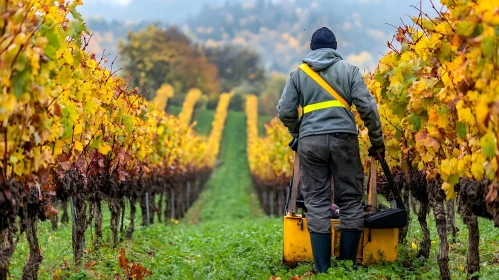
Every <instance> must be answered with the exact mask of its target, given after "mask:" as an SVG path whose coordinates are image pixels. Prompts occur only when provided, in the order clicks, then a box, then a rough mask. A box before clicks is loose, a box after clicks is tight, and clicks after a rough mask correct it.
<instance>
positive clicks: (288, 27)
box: [87, 0, 429, 73]
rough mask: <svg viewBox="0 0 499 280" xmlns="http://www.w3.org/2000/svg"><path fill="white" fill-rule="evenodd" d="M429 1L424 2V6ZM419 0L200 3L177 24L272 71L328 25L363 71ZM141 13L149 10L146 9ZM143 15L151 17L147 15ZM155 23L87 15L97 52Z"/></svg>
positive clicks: (145, 1)
mask: <svg viewBox="0 0 499 280" xmlns="http://www.w3.org/2000/svg"><path fill="white" fill-rule="evenodd" d="M140 2H141V5H144V6H147V5H150V6H151V5H152V6H154V7H155V8H154V9H155V10H158V9H164V10H167V7H166V5H167V4H163V3H162V2H161V1H153V0H142V1H140ZM149 2H151V3H149ZM426 2H429V1H428V0H425V1H423V3H424V4H425V5H427V3H426ZM134 3H135V2H132V4H131V5H132V6H131V7H130V9H131V8H132V7H134V6H133V5H134ZM137 3H138V2H137ZM418 3H419V1H418V0H407V1H391V0H387V1H376V0H345V1H330V0H314V1H293V0H283V1H270V0H257V1H249V2H248V1H235V2H234V1H227V2H225V4H219V5H215V4H210V5H208V4H206V5H204V6H202V7H201V9H200V10H199V11H198V13H197V14H195V15H194V16H190V17H188V18H187V19H186V20H185V22H184V23H182V24H179V28H180V30H182V31H183V32H184V33H185V34H186V35H187V36H188V37H189V38H190V39H191V40H192V41H194V42H200V43H203V44H204V45H206V46H208V47H210V46H211V47H220V46H221V45H226V44H231V45H236V46H242V47H244V48H247V49H251V50H252V51H255V52H257V53H259V54H260V55H261V61H262V63H263V65H264V67H265V69H267V70H268V71H269V73H270V72H272V71H277V72H281V73H286V72H288V71H290V70H291V69H293V68H294V67H295V66H296V65H297V64H298V63H299V62H300V61H301V59H302V58H303V56H305V55H306V54H307V52H309V51H310V49H309V42H310V37H311V35H312V33H313V32H314V31H315V30H316V29H317V28H320V27H322V26H328V27H329V28H331V29H332V30H333V32H334V33H335V34H336V37H337V39H338V51H339V52H340V53H342V55H343V56H344V57H343V58H344V59H347V60H348V61H349V62H351V63H354V64H356V65H357V66H359V67H360V68H361V69H363V68H366V67H370V68H371V70H372V67H373V66H374V65H375V64H376V62H377V60H378V59H379V58H380V57H381V54H382V53H384V52H386V50H387V47H386V41H387V40H390V39H391V34H393V33H394V31H395V30H394V28H393V27H391V26H390V25H388V24H386V23H392V24H396V25H398V23H400V20H404V21H407V22H409V21H410V18H409V17H408V16H406V17H405V18H402V19H400V18H398V17H397V16H395V15H400V14H404V13H405V12H406V14H408V15H409V14H415V13H416V10H415V9H414V8H411V7H410V5H418V6H419V4H418ZM136 5H138V4H136ZM150 6H149V7H150ZM163 6H164V7H163ZM427 10H428V9H427ZM401 11H402V12H401ZM137 12H138V13H146V10H145V9H141V10H140V9H139V10H137ZM165 14H167V13H165ZM139 15H140V14H139ZM142 18H147V14H143V15H142ZM166 22H168V19H167V18H165V19H164V21H161V22H156V24H157V25H158V26H162V27H165V28H166V27H167V26H168V25H169V24H168V23H166ZM152 23H153V22H152V21H136V22H133V21H127V22H123V21H117V20H113V21H108V20H105V19H102V18H89V19H88V20H87V26H88V28H89V29H90V30H91V31H92V32H93V33H94V35H93V38H94V40H93V42H92V45H91V49H92V50H94V51H95V52H96V53H100V52H102V50H103V49H105V50H106V52H107V53H109V54H111V55H112V56H113V57H114V56H115V55H117V54H118V51H117V46H118V41H119V39H120V38H126V36H127V33H128V31H138V30H141V29H143V28H145V27H146V26H147V25H149V24H152Z"/></svg>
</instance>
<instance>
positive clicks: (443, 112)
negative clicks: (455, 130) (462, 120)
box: [438, 106, 449, 115]
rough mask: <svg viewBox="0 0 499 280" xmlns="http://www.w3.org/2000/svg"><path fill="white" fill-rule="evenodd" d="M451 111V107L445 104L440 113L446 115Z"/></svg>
mask: <svg viewBox="0 0 499 280" xmlns="http://www.w3.org/2000/svg"><path fill="white" fill-rule="evenodd" d="M448 113H449V109H447V106H443V107H441V108H440V109H439V110H438V114H439V115H446V114H448Z"/></svg>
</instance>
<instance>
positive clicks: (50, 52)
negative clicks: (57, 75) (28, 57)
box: [43, 45, 56, 60]
mask: <svg viewBox="0 0 499 280" xmlns="http://www.w3.org/2000/svg"><path fill="white" fill-rule="evenodd" d="M43 52H44V53H45V55H46V56H47V57H48V58H50V59H52V60H55V55H56V49H55V48H54V46H52V45H47V46H45V48H43Z"/></svg>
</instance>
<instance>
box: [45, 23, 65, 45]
mask: <svg viewBox="0 0 499 280" xmlns="http://www.w3.org/2000/svg"><path fill="white" fill-rule="evenodd" d="M55 30H56V28H54V27H47V32H46V33H45V34H43V32H42V34H43V36H44V37H45V38H47V40H48V41H49V45H51V46H52V47H54V48H55V49H59V48H60V46H61V41H62V39H61V37H59V34H58V33H57V32H55Z"/></svg>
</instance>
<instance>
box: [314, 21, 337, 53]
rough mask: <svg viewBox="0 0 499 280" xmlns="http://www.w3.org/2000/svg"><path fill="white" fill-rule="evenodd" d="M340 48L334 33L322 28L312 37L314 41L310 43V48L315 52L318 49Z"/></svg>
mask: <svg viewBox="0 0 499 280" xmlns="http://www.w3.org/2000/svg"><path fill="white" fill-rule="evenodd" d="M337 46H338V43H337V42H336V37H335V36H334V33H333V31H331V30H330V29H329V28H327V27H322V28H320V29H317V31H315V32H314V34H313V35H312V41H311V42H310V48H311V49H312V50H313V51H314V50H316V49H322V48H329V49H335V50H336V47H337Z"/></svg>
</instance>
